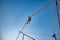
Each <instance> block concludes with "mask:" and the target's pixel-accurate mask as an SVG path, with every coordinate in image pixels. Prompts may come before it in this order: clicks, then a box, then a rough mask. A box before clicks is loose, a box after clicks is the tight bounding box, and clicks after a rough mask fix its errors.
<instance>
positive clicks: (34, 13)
mask: <svg viewBox="0 0 60 40" xmlns="http://www.w3.org/2000/svg"><path fill="white" fill-rule="evenodd" d="M52 2H53V0H51V1H50V2H49V3H48V4H47V5H46V6H45V7H43V8H41V9H40V10H38V11H37V12H35V13H33V14H32V15H31V17H33V16H34V15H36V14H38V13H39V12H41V11H43V10H44V9H46V8H47V7H48V6H49V5H50V4H51V3H52Z"/></svg>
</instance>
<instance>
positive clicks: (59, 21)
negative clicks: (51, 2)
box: [55, 0, 60, 27]
mask: <svg viewBox="0 0 60 40" xmlns="http://www.w3.org/2000/svg"><path fill="white" fill-rule="evenodd" d="M55 1H56V11H57V16H58V23H59V27H60V18H59V11H58V1H57V0H55Z"/></svg>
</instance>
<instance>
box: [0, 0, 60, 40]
mask: <svg viewBox="0 0 60 40" xmlns="http://www.w3.org/2000/svg"><path fill="white" fill-rule="evenodd" d="M50 1H51V0H2V1H0V8H1V9H0V10H1V13H2V14H1V19H2V21H1V22H2V23H1V24H2V26H1V38H2V40H16V37H17V34H18V31H19V30H21V29H22V27H23V24H24V22H25V21H26V20H27V17H28V16H30V15H32V14H33V13H35V12H36V11H38V10H39V9H41V8H43V7H44V6H46V5H47V4H48V3H49V2H50ZM58 7H59V10H60V4H59V6H58ZM59 13H60V12H59ZM54 27H55V32H56V34H57V35H60V31H59V30H60V29H59V26H58V17H57V13H56V5H55V0H54V1H53V2H52V3H51V5H50V6H48V7H47V8H46V9H45V10H43V11H41V12H40V13H39V14H37V15H35V16H33V17H32V20H31V22H30V24H28V25H27V26H26V28H25V29H24V31H23V32H24V33H25V34H27V35H29V36H31V37H33V38H34V39H36V40H52V37H51V35H52V34H53V33H54ZM21 37H22V36H20V38H19V39H20V40H21ZM57 39H58V40H60V36H57ZM25 40H30V39H29V38H27V37H25Z"/></svg>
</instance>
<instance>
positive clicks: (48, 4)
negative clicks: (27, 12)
mask: <svg viewBox="0 0 60 40" xmlns="http://www.w3.org/2000/svg"><path fill="white" fill-rule="evenodd" d="M51 3H52V0H51V2H50V3H48V4H47V5H46V6H45V7H44V8H42V9H40V10H38V11H37V12H35V13H33V14H32V15H31V16H30V17H32V16H34V15H36V14H38V13H39V12H40V11H43V10H44V9H46V8H47V7H48V6H49V5H50V4H51ZM28 22H29V21H27V22H26V23H25V24H24V26H23V28H22V30H21V32H22V31H23V30H24V28H25V27H26V24H27V23H28ZM19 35H20V32H19V33H18V36H17V38H16V40H17V39H18V38H19Z"/></svg>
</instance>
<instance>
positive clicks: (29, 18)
mask: <svg viewBox="0 0 60 40" xmlns="http://www.w3.org/2000/svg"><path fill="white" fill-rule="evenodd" d="M30 21H31V17H30V16H28V20H27V24H28V23H30Z"/></svg>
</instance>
